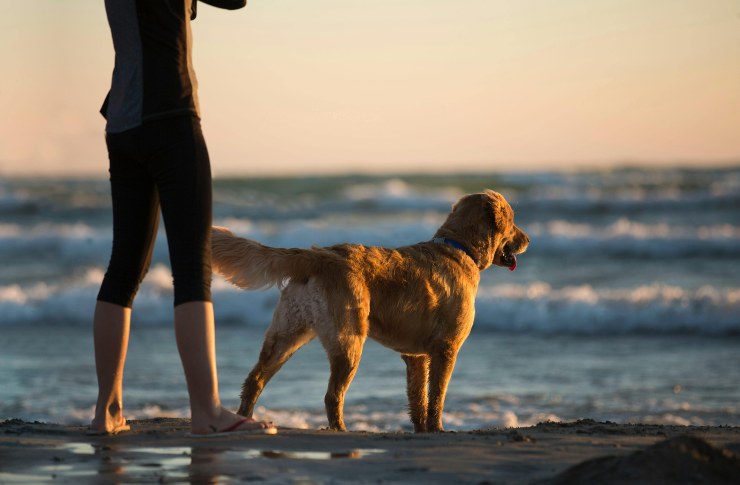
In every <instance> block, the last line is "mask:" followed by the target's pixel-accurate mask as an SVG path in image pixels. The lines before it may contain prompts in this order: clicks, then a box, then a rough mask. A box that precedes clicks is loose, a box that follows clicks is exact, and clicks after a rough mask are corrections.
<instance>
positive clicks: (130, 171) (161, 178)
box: [98, 116, 212, 308]
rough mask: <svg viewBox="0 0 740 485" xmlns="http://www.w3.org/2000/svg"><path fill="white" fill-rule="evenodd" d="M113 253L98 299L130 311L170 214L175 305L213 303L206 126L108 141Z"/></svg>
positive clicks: (181, 123)
mask: <svg viewBox="0 0 740 485" xmlns="http://www.w3.org/2000/svg"><path fill="white" fill-rule="evenodd" d="M105 140H106V144H107V146H108V158H109V159H110V184H111V194H112V198H113V250H112V253H111V258H110V263H109V264H108V271H107V272H106V274H105V278H104V279H103V283H102V285H101V287H100V292H99V293H98V300H99V301H105V302H109V303H115V304H117V305H121V306H124V307H128V308H130V307H131V305H132V304H133V301H134V296H136V292H137V290H138V289H139V284H140V283H141V281H142V280H143V279H144V275H145V274H146V272H147V270H148V268H149V265H150V263H151V260H152V251H153V249H154V241H155V239H156V237H157V226H158V224H159V209H160V206H161V208H162V217H163V219H164V225H165V231H166V233H167V245H168V248H169V255H170V265H171V266H172V278H173V281H174V287H175V305H179V304H182V303H186V302H189V301H211V220H212V216H211V210H212V206H211V203H212V194H211V165H210V160H209V158H208V150H207V149H206V144H205V140H204V139H203V133H202V132H201V129H200V120H198V118H196V117H193V116H184V117H175V118H166V119H163V120H159V121H153V122H148V123H146V124H144V125H142V126H139V127H137V128H133V129H130V130H127V131H124V132H122V133H108V134H107V135H106V138H105Z"/></svg>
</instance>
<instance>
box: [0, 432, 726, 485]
mask: <svg viewBox="0 0 740 485" xmlns="http://www.w3.org/2000/svg"><path fill="white" fill-rule="evenodd" d="M131 425H132V431H130V432H127V433H123V434H121V435H118V436H107V437H91V436H87V435H86V434H85V428H84V427H82V426H64V425H57V424H47V423H38V422H34V423H29V422H24V421H21V420H7V421H5V422H3V423H0V483H2V484H10V483H47V482H54V483H76V484H79V483H193V484H195V483H209V484H217V483H235V482H248V483H264V484H278V483H287V484H298V483H302V484H307V483H314V484H315V483H425V484H430V483H440V484H441V483H471V484H485V483H496V484H498V483H504V484H519V483H543V484H544V483H548V484H558V483H563V484H565V483H569V484H578V483H652V484H656V483H679V484H683V483H685V484H694V483H713V484H717V483H719V484H723V483H727V484H730V483H739V482H740V459H739V458H738V455H739V454H740V428H737V427H681V426H658V425H620V424H614V423H608V422H607V423H599V422H595V421H591V420H582V421H578V422H573V423H542V424H539V425H537V426H534V427H528V428H509V429H488V430H478V431H470V432H445V433H442V434H420V435H416V434H411V433H364V432H349V433H338V432H332V431H326V430H300V429H285V428H281V429H280V432H279V434H278V435H276V436H265V435H233V436H227V437H215V438H192V437H189V436H187V432H188V430H189V421H188V420H186V419H171V418H162V419H151V420H141V421H132V422H131Z"/></svg>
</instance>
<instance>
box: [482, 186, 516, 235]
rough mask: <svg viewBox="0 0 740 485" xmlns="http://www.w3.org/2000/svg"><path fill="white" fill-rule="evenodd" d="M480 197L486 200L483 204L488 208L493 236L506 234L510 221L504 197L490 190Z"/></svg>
mask: <svg viewBox="0 0 740 485" xmlns="http://www.w3.org/2000/svg"><path fill="white" fill-rule="evenodd" d="M480 195H481V196H482V197H483V198H484V202H483V203H484V205H485V206H486V212H487V213H488V214H489V221H490V223H491V228H492V232H493V234H502V233H504V232H506V231H507V230H508V227H509V225H510V221H509V215H508V213H507V204H506V201H505V199H504V196H503V195H501V194H499V193H498V192H494V191H493V190H490V189H487V190H486V191H485V192H484V193H482V194H480Z"/></svg>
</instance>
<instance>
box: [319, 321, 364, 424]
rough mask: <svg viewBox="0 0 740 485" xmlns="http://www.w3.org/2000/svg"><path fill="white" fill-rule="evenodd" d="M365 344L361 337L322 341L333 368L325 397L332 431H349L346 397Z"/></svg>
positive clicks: (354, 336)
mask: <svg viewBox="0 0 740 485" xmlns="http://www.w3.org/2000/svg"><path fill="white" fill-rule="evenodd" d="M364 343H365V337H364V336H360V335H352V336H343V337H341V339H337V340H336V341H333V342H326V341H324V339H322V344H324V348H325V349H326V353H327V354H328V356H329V366H330V368H331V376H330V377H329V386H328V388H327V390H326V395H325V396H324V405H325V406H326V417H327V418H328V419H329V427H330V428H331V429H335V430H337V431H346V430H347V428H345V426H344V395H345V394H346V393H347V389H348V388H349V385H350V383H351V382H352V379H353V378H354V377H355V373H356V372H357V367H358V365H359V364H360V357H361V355H362V346H363V344H364Z"/></svg>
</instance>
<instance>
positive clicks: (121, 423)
mask: <svg viewBox="0 0 740 485" xmlns="http://www.w3.org/2000/svg"><path fill="white" fill-rule="evenodd" d="M136 135H137V132H136V131H133V130H132V131H131V132H126V133H121V134H115V135H109V136H108V137H106V141H107V145H108V153H109V158H110V183H111V198H112V203H113V248H112V251H111V258H110V262H109V264H108V270H107V271H106V274H105V277H104V278H103V282H102V284H101V286H100V292H99V293H98V301H97V304H96V306H95V315H94V317H93V340H94V347H95V368H96V371H97V378H98V398H97V404H96V407H95V417H94V418H93V421H92V423H91V425H90V427H91V431H93V432H101V433H106V432H107V433H115V432H118V431H122V430H125V429H127V428H128V426H127V425H126V422H125V418H124V417H123V370H124V364H125V361H126V351H127V349H128V337H129V327H130V322H131V305H132V303H133V299H134V296H135V295H136V292H137V290H138V287H139V284H140V283H141V280H142V279H143V278H144V275H145V274H146V272H147V269H148V268H149V263H150V261H151V256H152V249H153V245H154V239H155V237H156V234H157V226H158V220H159V199H158V197H157V193H156V190H155V187H154V184H153V182H152V181H151V179H150V178H149V177H148V175H147V174H146V171H145V170H143V168H142V167H141V165H140V164H139V163H138V161H137V160H136V158H137V157H136V154H135V153H134V151H133V149H132V147H135V146H137V143H136V139H135V137H136Z"/></svg>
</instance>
